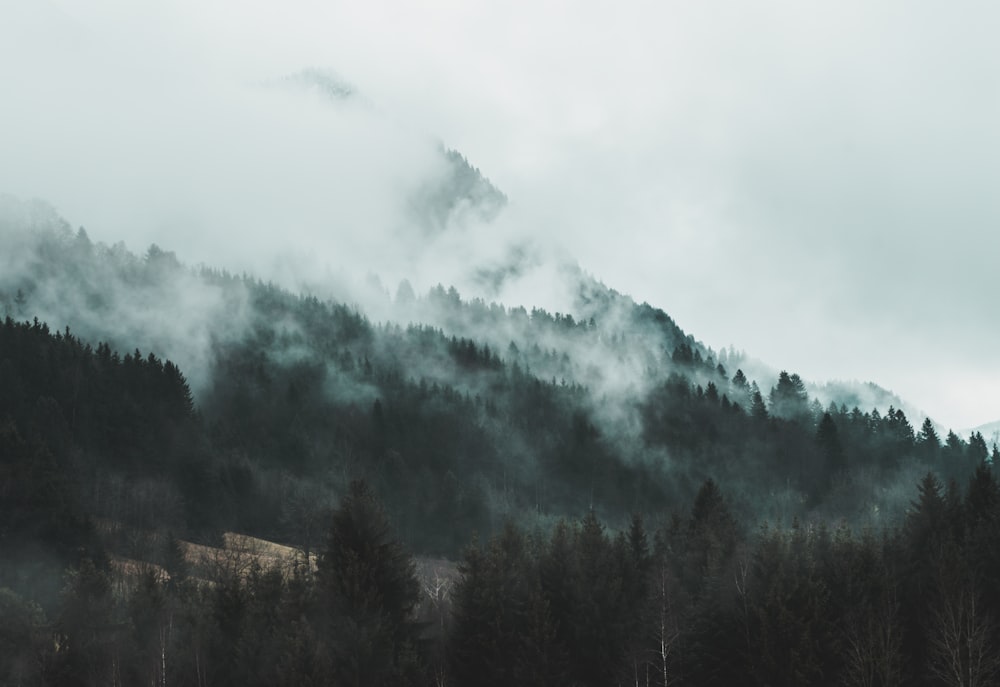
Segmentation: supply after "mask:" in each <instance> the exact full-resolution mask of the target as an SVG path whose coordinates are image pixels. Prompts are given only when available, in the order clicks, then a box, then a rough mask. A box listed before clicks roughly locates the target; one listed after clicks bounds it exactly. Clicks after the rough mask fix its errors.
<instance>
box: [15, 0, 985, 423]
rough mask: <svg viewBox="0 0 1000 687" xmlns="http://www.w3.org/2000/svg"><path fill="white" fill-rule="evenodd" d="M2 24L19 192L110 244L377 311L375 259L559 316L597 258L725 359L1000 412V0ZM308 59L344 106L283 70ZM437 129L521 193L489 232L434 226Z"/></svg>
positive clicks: (393, 275)
mask: <svg viewBox="0 0 1000 687" xmlns="http://www.w3.org/2000/svg"><path fill="white" fill-rule="evenodd" d="M0 12H2V20H0V85H2V88H3V91H2V96H0V97H2V103H3V117H2V122H0V159H2V162H0V192H4V193H11V194H14V195H16V196H19V197H22V198H34V197H38V198H43V199H45V200H47V201H49V202H51V203H52V204H53V205H54V206H55V208H56V209H57V210H58V212H59V213H60V214H61V215H62V216H63V217H65V218H66V219H67V220H68V221H69V222H71V223H72V224H73V225H74V226H77V225H83V226H85V227H86V228H87V231H88V232H89V234H90V235H91V237H92V238H93V239H95V240H100V241H105V242H107V243H114V242H117V241H119V240H124V241H125V242H126V244H127V245H128V247H129V248H130V249H132V250H133V251H135V252H139V253H141V252H143V251H145V249H146V247H147V246H148V245H149V244H150V243H154V242H155V243H157V244H159V245H161V246H163V247H164V248H165V249H167V250H173V251H176V252H177V254H178V257H179V258H180V259H181V260H182V261H184V262H186V263H189V264H194V263H199V262H202V263H206V264H209V265H212V266H218V267H224V268H227V269H230V270H235V271H240V270H249V271H253V272H255V273H257V274H261V275H262V276H263V277H265V278H271V279H275V280H277V281H279V282H281V283H283V284H286V285H288V286H290V287H293V288H295V287H301V286H307V287H308V288H310V289H311V290H314V291H317V292H320V293H322V292H324V291H325V290H329V292H330V293H331V295H336V294H338V293H339V294H345V293H349V294H350V297H352V298H356V299H362V298H364V299H365V305H366V307H368V306H371V307H375V304H374V303H369V302H368V301H369V297H368V296H365V295H364V291H363V289H361V288H359V286H358V285H360V284H363V283H365V278H366V277H367V275H368V274H376V275H378V277H379V278H380V280H381V283H382V284H384V285H385V288H386V290H387V291H389V292H391V293H395V289H396V284H397V283H398V281H399V280H400V279H403V278H407V279H409V280H410V281H411V283H412V284H413V286H414V288H415V290H417V292H418V293H421V292H425V291H426V289H428V288H430V287H431V286H433V285H435V284H437V283H438V282H440V283H443V284H446V285H448V284H455V285H456V286H457V287H458V288H459V289H460V290H461V291H462V293H463V295H469V296H474V295H482V296H485V297H488V298H499V299H501V300H503V301H504V302H507V303H510V304H524V305H526V306H528V307H529V308H530V307H531V306H532V305H540V306H544V307H547V308H549V309H552V310H563V311H565V310H566V308H567V307H568V306H569V305H570V303H571V300H570V298H571V296H570V294H569V293H568V292H567V289H566V285H565V280H564V279H563V278H562V277H561V276H560V275H562V274H563V272H562V270H561V267H560V265H561V263H562V262H564V261H577V262H578V263H579V265H580V266H581V267H582V268H583V269H584V270H585V271H587V272H589V273H591V274H594V275H595V276H596V277H598V278H599V279H601V280H602V281H604V282H605V283H607V284H608V285H610V286H612V287H614V288H616V289H618V290H620V291H623V292H626V293H629V294H631V295H632V296H634V297H635V298H636V299H637V300H640V301H642V300H647V301H649V302H650V303H652V304H654V305H656V306H658V307H662V308H663V309H664V310H666V311H667V312H668V313H669V314H670V315H671V316H672V317H673V318H674V319H675V320H676V321H677V322H678V324H679V325H680V326H681V327H683V328H684V329H685V330H686V331H688V332H690V333H692V334H694V335H695V336H696V337H697V338H699V339H701V340H703V341H705V342H706V343H707V344H709V345H712V346H714V347H716V348H718V347H722V346H727V345H729V344H734V345H736V346H737V347H738V348H741V349H745V350H747V351H749V352H750V353H751V354H752V355H753V356H754V357H757V358H760V359H762V360H765V361H767V362H768V363H770V364H772V365H774V366H777V367H782V368H785V369H788V370H792V371H796V372H798V373H799V374H801V375H802V376H803V377H804V378H806V379H809V380H812V381H815V382H821V381H823V380H825V379H831V378H844V379H859V380H872V381H875V382H877V383H879V384H881V385H882V386H885V387H888V388H890V389H891V390H892V391H894V392H896V393H897V394H899V395H900V396H901V397H902V398H903V399H905V400H906V401H908V402H909V403H911V404H913V405H914V406H916V407H918V408H920V409H922V410H924V411H926V412H927V413H929V414H930V415H931V417H933V418H934V419H935V420H936V421H938V422H939V423H941V424H942V425H945V426H953V427H955V428H962V427H969V426H973V425H979V424H982V423H985V422H988V421H992V420H996V419H997V418H1000V400H998V399H1000V395H998V394H997V393H996V389H997V388H998V386H1000V349H997V347H996V346H995V345H993V342H994V341H995V340H996V338H997V336H996V335H997V326H998V325H997V319H996V317H995V312H996V306H995V303H994V302H993V301H994V300H995V296H994V294H995V292H996V289H995V286H993V284H992V282H993V281H995V277H994V274H995V265H994V263H995V256H996V255H997V254H998V253H997V251H998V249H1000V233H998V232H997V231H996V226H997V220H998V219H1000V201H998V200H997V197H996V194H995V193H992V192H991V191H992V189H991V187H990V185H989V184H990V182H991V180H992V179H995V178H996V174H997V172H998V171H1000V170H998V169H997V166H998V165H1000V162H998V160H1000V155H998V153H1000V134H998V133H997V132H996V129H995V126H994V125H993V122H995V121H996V120H997V119H998V118H1000V111H998V110H1000V96H998V95H997V93H996V90H995V89H991V88H990V87H989V86H990V85H991V84H993V83H995V81H996V77H997V71H998V69H1000V57H998V55H997V53H996V51H995V50H994V49H993V48H992V45H991V43H992V41H991V39H992V32H991V27H995V26H996V25H997V24H996V22H997V20H998V19H1000V11H998V10H997V9H995V8H994V7H993V6H992V5H987V4H985V3H972V2H970V3H963V6H962V7H961V8H959V7H956V6H955V5H945V4H944V3H930V2H923V3H907V4H905V5H904V4H903V3H880V4H879V6H878V7H873V6H871V5H870V3H862V2H855V1H851V2H844V3H837V4H835V5H834V4H828V5H823V6H819V5H810V6H805V5H802V4H801V3H792V2H782V1H779V0H767V1H766V2H763V3H755V4H754V5H753V6H752V7H750V6H745V5H743V4H739V3H734V2H706V3H698V4H697V5H694V4H686V3H674V2H668V3H641V2H635V3H628V4H624V5H622V4H620V3H617V4H611V3H600V2H589V3H585V4H574V5H572V6H570V5H567V4H565V3H559V2H543V3H531V4H528V3H516V2H515V3H504V4H503V5H502V6H496V7H493V6H488V5H486V4H485V3H434V4H431V5H427V4H421V5H420V6H409V5H405V4H403V3H384V2H373V3H365V4H364V6H363V7H361V6H357V5H356V4H355V5H347V4H346V3H315V2H309V1H306V0H296V1H295V2H289V3H282V4H281V5H280V7H279V6H277V5H275V6H267V5H264V4H257V3H252V4H247V3H240V4H237V3H228V2H221V3H212V4H211V5H209V4H207V3H194V2H172V3H169V4H164V5H161V6H159V7H153V8H149V7H143V8H141V9H140V8H138V7H135V6H133V5H130V4H128V3H123V2H112V1H109V0H105V1H100V0H88V1H84V2H68V1H66V2H55V1H45V0H40V1H38V2H32V3H21V5H20V6H16V7H5V8H4V9H3V10H0ZM306 68H319V69H322V70H330V73H332V74H334V75H336V76H337V78H340V79H343V81H344V83H347V84H350V86H351V87H352V90H353V94H352V95H351V96H350V97H347V98H345V99H341V100H336V99H331V98H328V97H324V96H323V95H322V94H320V93H317V92H315V90H312V89H308V88H297V87H294V86H288V85H287V84H285V85H280V84H281V82H280V80H281V79H282V77H285V76H287V75H290V74H296V73H299V72H300V71H301V70H303V69H306ZM324 73H325V72H324ZM439 140H440V141H442V142H443V143H444V145H446V146H449V147H452V148H455V149H457V150H459V151H460V152H461V153H462V154H464V155H465V156H466V157H467V158H468V159H469V161H470V162H471V164H473V165H475V166H477V167H479V168H480V170H481V171H482V172H483V174H484V175H485V176H487V177H488V178H489V179H490V180H491V181H493V182H494V183H495V184H496V185H497V186H498V187H499V188H500V189H501V190H502V191H504V192H505V193H506V194H507V196H508V197H509V198H510V203H509V205H508V207H507V208H506V209H505V210H504V211H503V212H502V213H501V214H500V216H499V217H497V218H496V219H495V220H493V221H492V222H490V223H488V224H487V223H484V222H482V221H481V220H480V219H478V218H477V217H476V216H474V215H472V214H463V213H457V214H456V215H455V216H454V219H453V221H451V222H450V223H449V224H448V226H446V227H444V228H443V230H441V231H437V232H428V231H426V229H425V228H422V227H421V226H420V224H419V222H418V221H417V220H416V219H415V218H414V216H413V208H412V203H411V200H412V198H413V197H414V196H415V195H416V194H419V193H420V191H421V189H423V188H426V187H427V185H433V184H435V183H436V182H437V180H439V179H441V178H442V177H443V176H444V175H445V174H446V173H447V170H446V169H445V165H444V163H443V160H442V157H441V155H440V154H439V149H438V141H439ZM512 261H513V262H514V263H516V266H515V267H516V268H515V269H508V267H509V266H510V263H511V262H512ZM484 274H492V275H496V274H504V275H513V276H512V277H509V278H506V279H504V280H497V279H492V278H483V275H484ZM375 314H376V315H377V314H378V313H377V312H376V313H375Z"/></svg>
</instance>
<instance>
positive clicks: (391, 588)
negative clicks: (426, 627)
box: [316, 481, 419, 687]
mask: <svg viewBox="0 0 1000 687" xmlns="http://www.w3.org/2000/svg"><path fill="white" fill-rule="evenodd" d="M316 583H317V592H318V594H319V598H320V600H321V603H322V610H323V613H324V614H325V622H326V624H327V627H328V628H329V632H330V635H329V636H330V650H331V652H332V664H333V666H334V674H335V678H336V681H337V682H339V683H343V684H349V685H355V687H360V686H361V685H387V684H401V683H405V682H406V681H407V680H411V679H413V672H414V670H415V669H416V666H415V663H416V661H415V660H414V656H415V654H414V652H415V651H416V649H417V636H418V631H417V630H418V628H417V626H416V624H415V623H414V610H415V608H416V605H417V601H418V600H419V586H418V582H417V578H416V572H415V568H414V564H413V560H412V558H411V557H410V555H409V554H408V553H406V551H405V550H404V549H403V546H402V544H401V543H400V542H399V540H397V539H396V538H395V537H394V536H393V534H392V531H391V527H390V524H389V519H388V517H387V516H386V514H385V511H384V510H383V508H382V506H381V504H380V503H379V502H378V501H377V500H376V498H375V495H374V494H373V493H372V492H371V490H370V489H369V487H368V486H367V485H366V484H365V483H364V482H361V481H355V482H352V483H351V485H350V489H349V491H348V493H347V495H346V496H345V497H344V499H343V500H342V501H341V503H340V506H339V507H338V508H337V509H336V511H334V513H333V517H332V521H331V523H330V529H329V534H328V537H327V542H326V548H325V550H324V551H323V552H322V553H321V554H320V556H319V560H318V561H317V570H316Z"/></svg>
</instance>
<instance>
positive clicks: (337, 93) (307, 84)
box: [270, 67, 358, 102]
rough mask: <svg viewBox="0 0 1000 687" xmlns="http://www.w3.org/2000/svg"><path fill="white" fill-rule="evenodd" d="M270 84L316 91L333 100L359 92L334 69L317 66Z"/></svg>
mask: <svg viewBox="0 0 1000 687" xmlns="http://www.w3.org/2000/svg"><path fill="white" fill-rule="evenodd" d="M270 85H276V86H282V87H285V88H293V89H298V90H302V91H306V92H311V93H315V94H316V95H319V96H321V97H323V98H324V99H326V100H330V101H332V102H342V101H344V100H348V99H349V98H352V97H355V96H356V95H357V94H358V90H357V88H355V87H354V86H353V85H351V84H350V83H348V82H347V81H346V80H345V79H343V78H342V77H340V76H339V75H338V74H336V73H335V72H333V71H332V70H329V69H318V68H315V67H309V68H306V69H303V70H301V71H298V72H295V73H293V74H289V75H287V76H284V77H281V78H278V79H275V80H274V81H271V82H270Z"/></svg>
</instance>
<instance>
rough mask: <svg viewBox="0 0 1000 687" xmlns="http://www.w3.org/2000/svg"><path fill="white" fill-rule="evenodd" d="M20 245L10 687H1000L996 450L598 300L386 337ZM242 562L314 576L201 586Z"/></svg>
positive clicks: (344, 318)
mask: <svg viewBox="0 0 1000 687" xmlns="http://www.w3.org/2000/svg"><path fill="white" fill-rule="evenodd" d="M29 215H30V216H29ZM0 241H2V242H3V245H4V257H3V258H2V259H0V268H2V269H0V309H2V310H3V314H4V317H5V319H4V322H3V325H2V327H0V496H2V498H0V509H2V517H0V523H2V524H0V609H3V610H2V615H3V617H4V618H7V619H11V620H10V621H9V622H7V623H5V624H4V628H3V629H2V630H0V632H2V635H0V657H2V658H0V682H3V681H7V682H9V683H11V684H107V683H109V682H110V683H112V684H137V683H140V682H144V681H145V682H148V681H152V682H155V683H160V684H162V681H166V682H171V683H180V684H241V685H248V684H309V683H317V684H322V683H325V681H327V680H332V681H334V682H336V683H338V684H339V683H342V682H344V683H349V684H359V685H361V684H368V685H371V684H389V683H390V682H392V683H395V684H400V683H404V684H433V683H436V684H446V683H447V684H469V685H473V684H475V685H481V684H497V685H500V684H548V685H554V684H568V685H569V684H574V685H584V684H586V685H615V684H622V683H624V682H628V683H629V684H634V683H636V682H639V683H642V684H706V685H708V684H738V683H745V682H744V681H745V680H747V679H749V680H751V681H752V682H753V683H754V684H761V685H765V684H789V685H803V684H837V683H840V682H841V681H842V680H849V681H851V682H850V683H851V684H900V682H901V681H904V680H905V681H909V682H908V684H925V681H924V677H925V676H930V675H939V676H940V678H941V680H944V681H945V684H987V683H986V682H983V680H984V679H986V678H985V677H984V676H988V675H993V674H995V669H996V667H997V665H996V664H997V662H996V660H995V659H994V658H992V657H993V656H995V652H994V650H995V649H997V648H998V647H1000V644H998V643H997V642H998V639H1000V636H998V626H997V625H996V624H995V623H994V622H993V619H995V618H1000V615H998V613H1000V599H996V598H994V596H995V594H994V593H993V592H992V591H991V590H992V589H994V588H996V586H997V585H996V583H997V582H1000V562H998V560H994V558H995V556H994V553H993V552H995V551H996V550H998V549H997V546H996V545H997V543H1000V542H996V538H997V536H1000V530H998V529H997V526H996V522H997V520H996V519H997V517H998V508H1000V504H998V502H1000V496H998V489H997V484H996V480H995V477H994V475H993V472H992V470H993V467H992V466H993V464H994V463H995V461H996V460H997V459H998V458H1000V454H998V452H997V447H996V446H992V447H991V446H988V445H987V443H986V441H985V440H984V438H983V436H982V435H981V434H979V433H974V434H972V435H971V436H970V437H967V438H962V437H959V436H957V435H956V434H954V433H952V432H939V430H938V429H937V428H936V427H935V425H934V424H933V422H931V421H930V420H929V419H928V420H926V421H923V422H918V423H917V424H918V425H919V426H916V427H915V426H914V424H913V423H911V421H910V419H909V418H908V417H907V416H906V414H905V413H904V412H903V411H902V410H900V409H899V408H898V407H888V408H881V409H879V408H874V407H858V406H848V405H846V404H844V403H841V402H838V401H837V400H836V398H834V399H833V400H829V401H827V402H826V403H821V402H820V401H819V400H818V398H816V397H815V396H810V394H809V391H808V389H809V387H807V385H806V383H805V382H804V381H803V380H802V379H801V378H800V377H799V376H798V375H796V374H794V373H792V372H780V373H778V374H775V375H773V376H768V377H765V376H763V375H770V374H771V373H768V372H767V371H766V368H764V367H763V366H761V365H759V364H753V363H751V361H749V360H747V359H746V358H745V357H744V356H742V355H737V354H735V352H734V353H732V354H730V353H728V352H718V353H717V352H715V351H713V350H711V349H709V348H708V347H706V346H704V345H702V344H701V343H699V342H698V341H697V340H696V339H694V338H693V337H692V336H689V335H687V334H686V333H685V332H683V331H682V330H681V329H680V328H679V327H678V326H677V324H676V323H674V322H673V320H672V319H671V318H670V317H669V316H667V315H666V314H665V313H663V312H662V311H661V310H658V309H656V308H654V307H652V306H649V305H647V304H641V305H640V304H636V303H634V302H633V301H632V300H631V299H629V298H627V297H625V296H622V295H621V294H618V293H616V292H614V291H613V290H611V289H609V288H607V287H605V286H603V285H601V284H599V283H597V282H596V281H594V280H592V279H590V278H589V277H586V276H585V275H582V274H580V273H579V272H578V271H577V272H573V273H571V275H570V277H569V278H571V279H572V280H573V281H572V283H573V284H574V288H575V289H576V292H577V294H578V296H577V299H576V304H577V305H576V310H575V312H573V313H549V312H546V311H543V310H540V309H531V310H528V309H525V308H522V307H508V306H503V305H499V304H495V303H486V302H484V301H481V300H477V299H471V300H465V299H463V298H462V297H461V295H460V294H459V293H458V292H457V291H455V290H454V289H446V288H445V287H443V286H441V287H437V288H434V289H432V290H430V292H429V293H426V294H421V295H419V296H418V295H416V294H414V293H413V291H412V289H411V288H409V287H408V285H403V286H401V288H400V289H399V294H398V295H397V297H396V298H395V299H394V300H393V301H392V302H391V303H390V304H389V306H388V312H389V313H390V316H389V317H388V318H387V319H385V320H383V321H372V320H371V319H369V318H368V317H367V316H366V314H365V312H364V311H363V310H362V309H361V307H360V306H356V305H350V304H345V303H344V302H340V301H337V300H334V299H327V298H324V299H321V298H319V297H317V296H315V295H311V294H297V293H292V292H290V291H288V290H285V289H283V288H282V287H280V286H278V285H275V284H270V283H263V282H261V281H259V280H257V279H255V278H254V277H253V276H250V275H239V276H237V275H232V274H229V273H227V272H225V271H221V270H219V269H217V268H212V267H204V266H203V267H199V268H189V267H186V266H184V265H182V264H181V262H180V261H179V260H178V259H177V258H176V257H175V255H174V254H173V253H171V252H168V251H165V250H163V249H161V248H158V247H156V246H153V247H150V248H149V249H148V250H147V251H146V253H145V255H144V256H142V257H139V256H136V255H134V254H132V253H130V252H129V251H128V250H127V249H126V248H125V247H124V246H122V245H121V244H119V245H117V246H112V247H108V246H105V245H102V244H95V243H93V242H91V241H90V239H89V238H88V236H87V234H86V232H85V231H84V230H82V229H81V230H78V231H75V232H74V231H72V230H70V229H69V227H68V226H67V225H66V224H65V223H64V222H62V220H60V219H59V218H58V217H55V216H54V215H52V214H51V213H47V212H44V211H41V210H40V211H39V213H36V214H35V215H31V214H30V213H28V214H26V215H25V216H22V217H14V218H11V217H8V218H7V219H6V220H5V222H4V223H3V224H2V226H0ZM744 367H746V370H744V369H743V368H744ZM830 393H835V392H830ZM941 434H944V436H943V437H942V436H941ZM224 533H240V534H244V535H250V536H253V537H258V538H261V539H265V540H270V541H274V542H280V543H282V544H286V545H289V546H292V547H295V549H297V550H299V551H301V552H302V554H301V558H300V559H298V560H297V562H294V563H289V564H288V565H287V566H284V567H279V568H267V567H261V566H259V565H255V564H253V563H252V561H249V562H248V561H244V562H243V563H239V564H238V565H235V564H234V565H233V566H228V567H227V566H225V565H218V566H216V567H215V568H214V569H212V570H210V571H208V572H201V573H199V574H192V572H191V570H189V569H188V568H189V566H190V564H191V563H190V561H189V560H188V558H187V557H186V556H185V555H184V553H183V552H184V551H186V550H188V549H185V548H184V547H185V546H188V545H191V546H197V545H200V546H203V547H208V548H212V549H222V548H223V544H224V542H225V537H224ZM312 554H318V559H316V558H315V556H313V555H312ZM411 554H416V555H419V556H425V557H426V556H430V557H436V558H447V559H451V560H455V561H458V560H460V561H462V562H461V563H460V565H459V571H460V573H461V575H460V576H459V578H458V580H457V582H455V581H454V580H452V579H451V578H448V579H444V578H440V579H439V580H438V582H439V584H438V585H437V586H435V585H434V584H432V582H433V580H429V579H428V578H427V577H426V576H422V577H419V578H418V577H417V576H416V575H415V571H414V568H413V564H412V561H411V560H410V558H409V556H410V555H411ZM122 560H128V561H133V562H136V561H138V564H137V565H138V570H140V572H135V571H134V570H133V571H132V572H129V568H127V567H126V568H123V567H122V566H121V565H117V566H116V565H114V564H113V563H114V562H115V561H119V562H120V561H122ZM144 565H145V566H146V567H143V566H144ZM442 580H443V581H442ZM949 671H952V672H951V673H949ZM952 673H953V674H954V675H960V676H962V677H961V679H962V680H964V681H961V682H956V681H954V679H958V678H954V679H953V677H954V676H953V675H952ZM973 675H976V676H978V678H976V679H978V680H979V682H976V681H975V680H973ZM948 680H952V681H951V682H949V681H948Z"/></svg>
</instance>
